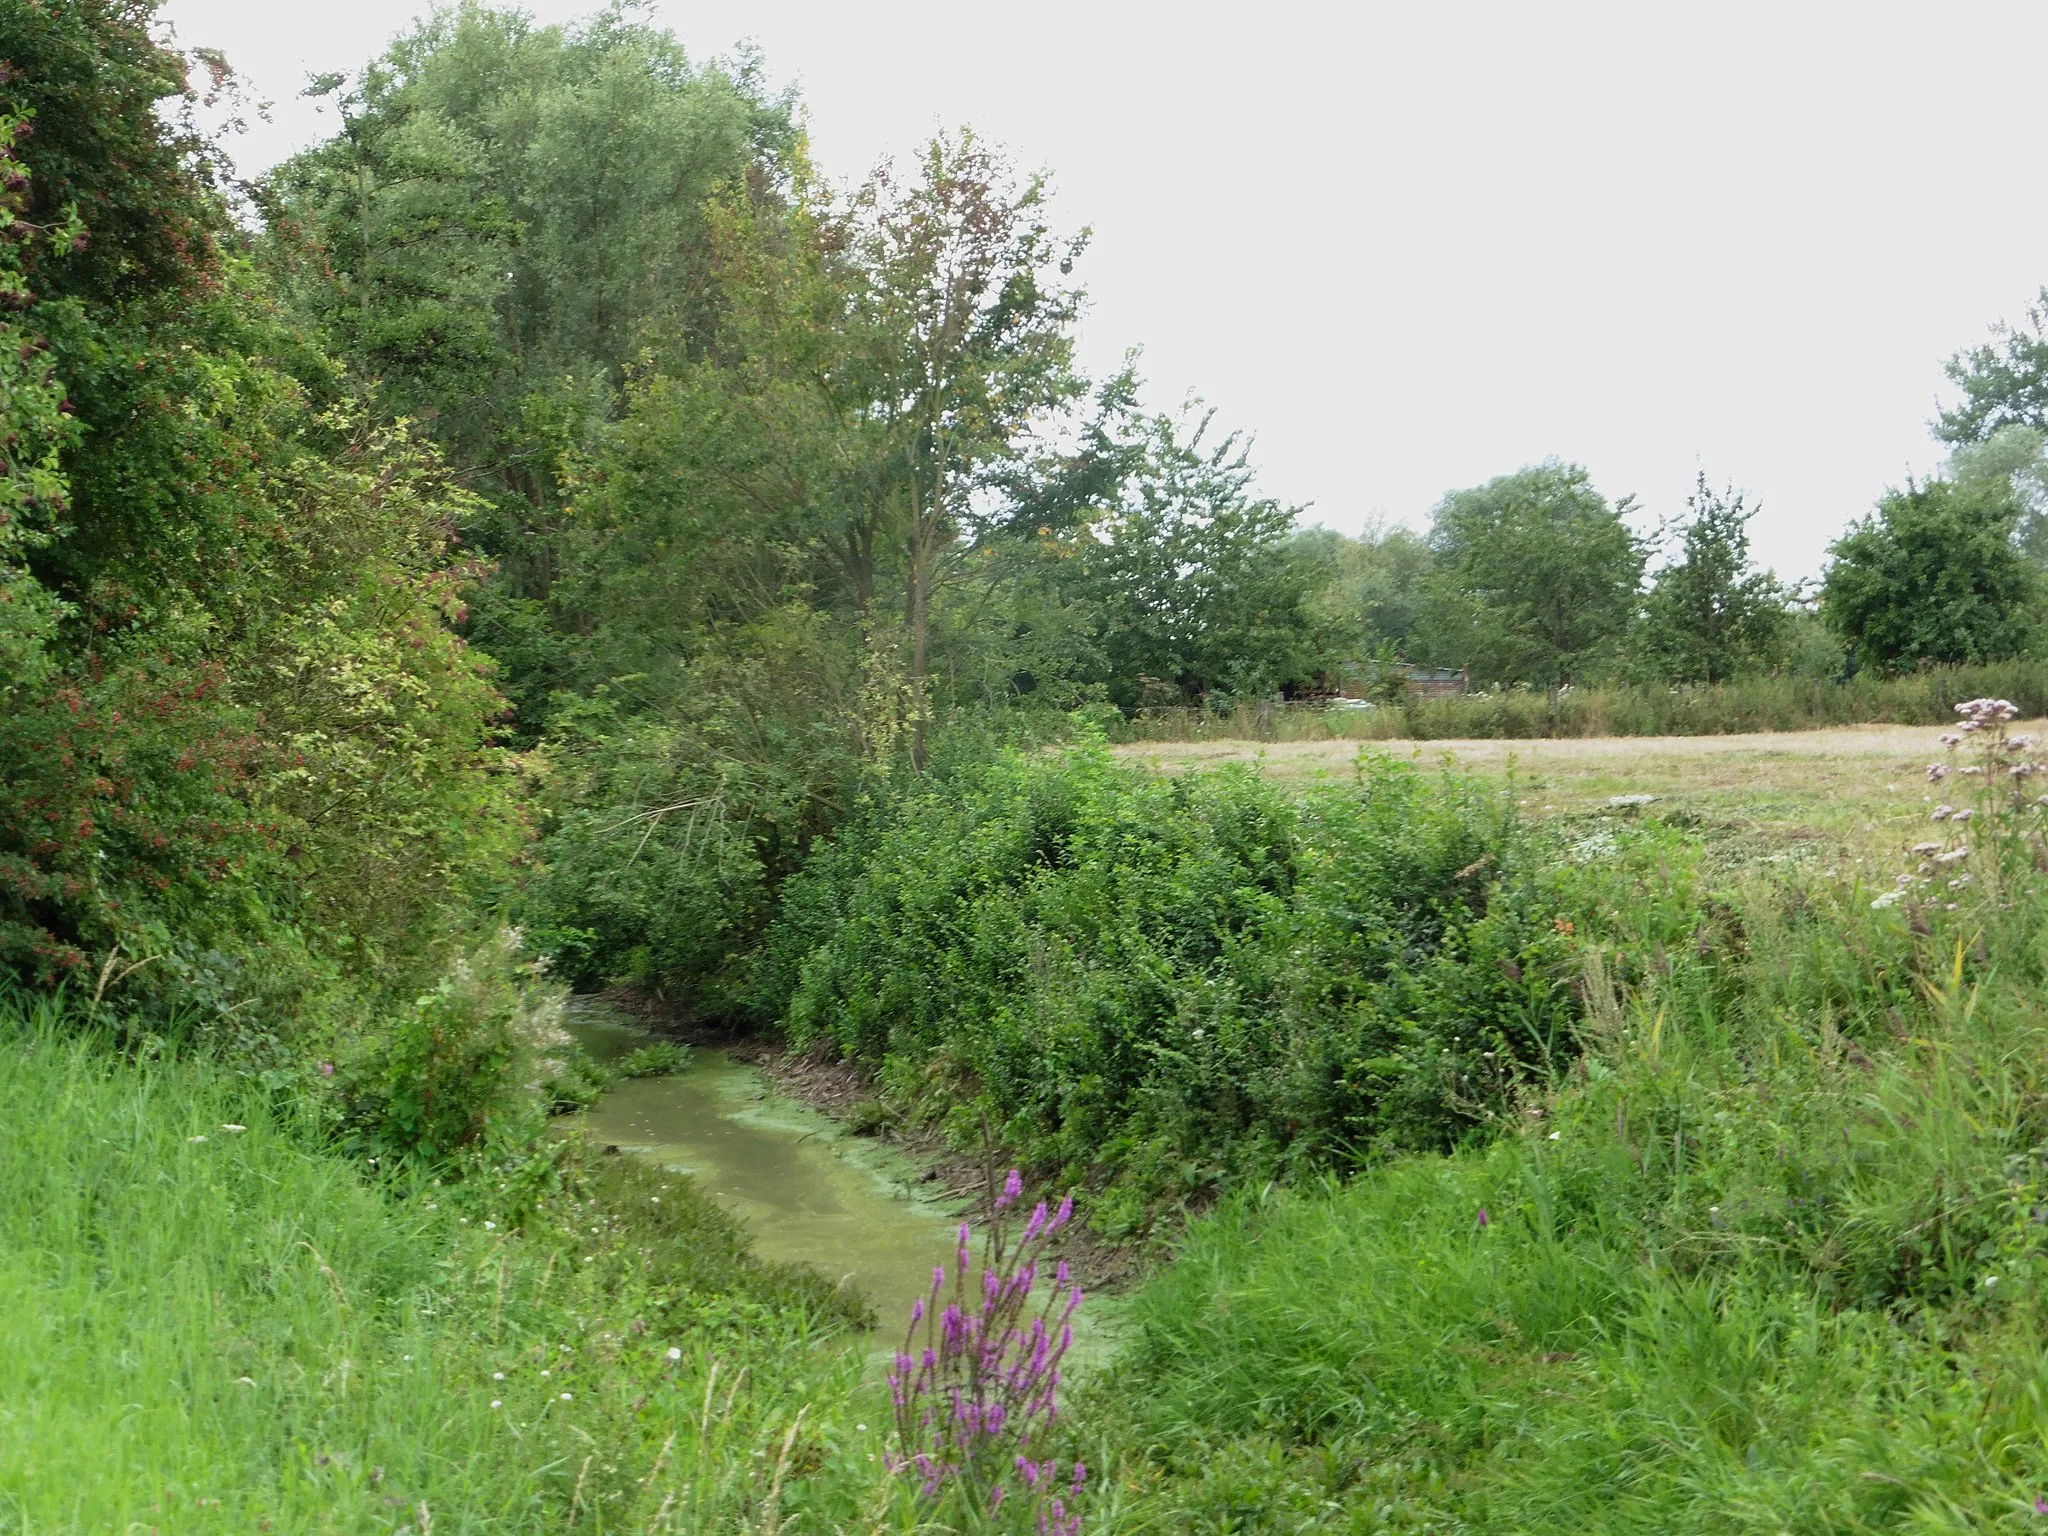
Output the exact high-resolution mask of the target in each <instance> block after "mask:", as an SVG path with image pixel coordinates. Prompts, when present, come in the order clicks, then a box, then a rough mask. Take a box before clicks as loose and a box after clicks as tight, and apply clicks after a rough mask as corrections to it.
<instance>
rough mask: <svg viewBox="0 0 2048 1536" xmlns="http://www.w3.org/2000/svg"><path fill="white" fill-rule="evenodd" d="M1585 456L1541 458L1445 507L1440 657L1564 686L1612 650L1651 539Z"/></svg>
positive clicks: (1434, 534)
mask: <svg viewBox="0 0 2048 1536" xmlns="http://www.w3.org/2000/svg"><path fill="white" fill-rule="evenodd" d="M1632 504H1633V501H1632V498H1624V499H1623V500H1622V501H1621V502H1620V503H1619V505H1617V506H1612V507H1610V506H1609V505H1608V504H1607V500H1606V498H1605V497H1603V496H1601V494H1600V493H1599V492H1598V491H1596V490H1595V489H1594V488H1593V485H1592V482H1591V480H1590V479H1589V477H1588V476H1587V474H1586V471H1585V470H1584V469H1582V468H1580V467H1579V466H1578V465H1576V464H1559V463H1556V462H1554V461H1553V462H1551V463H1546V464H1539V465H1535V466H1532V467H1531V468H1528V469H1524V470H1521V471H1519V472H1518V473H1516V474H1512V475H1503V476H1501V477H1500V478H1498V479H1495V480H1490V481H1488V482H1487V483H1486V484H1485V485H1483V486H1479V487H1477V488H1475V489H1473V490H1468V491H1454V492H1452V493H1451V494H1450V495H1449V496H1446V497H1445V498H1444V499H1443V501H1442V502H1441V503H1439V504H1438V506H1437V509H1436V518H1435V522H1434V524H1433V526H1432V527H1431V529H1430V535H1429V544H1430V549H1431V550H1432V552H1433V553H1434V554H1435V556H1436V562H1437V564H1436V571H1435V573H1434V574H1433V576H1432V578H1431V583H1430V586H1431V596H1432V598H1433V603H1432V610H1433V612H1432V618H1431V623H1430V634H1431V639H1432V643H1433V645H1434V646H1435V647H1437V648H1438V649H1440V650H1441V651H1442V652H1443V653H1444V654H1442V655H1440V656H1437V657H1433V658H1432V659H1434V660H1440V661H1443V662H1448V663H1450V664H1453V665H1463V666H1469V667H1471V668H1472V671H1473V675H1474V677H1475V678H1476V679H1478V680H1481V681H1487V682H1527V683H1533V684H1535V685H1536V686H1538V687H1544V688H1556V687H1558V686H1559V685H1561V684H1564V683H1568V682H1571V681H1573V680H1574V679H1576V678H1578V677H1580V676H1581V675H1582V674H1583V672H1584V670H1585V669H1586V668H1587V667H1588V666H1590V665H1592V664H1594V663H1595V662H1597V661H1598V660H1600V659H1602V658H1604V657H1605V656H1607V655H1608V654H1609V653H1610V651H1611V649H1612V643H1613V641H1614V640H1615V639H1616V637H1617V636H1619V635H1620V634H1621V632H1622V630H1623V629H1624V628H1625V627H1626V625H1627V624H1628V621H1629V619H1630V616H1631V614H1632V612H1633V610H1634V605H1635V601H1636V591H1637V588H1638V586H1639V585H1640V583H1641V580H1642V574H1643V565H1644V561H1645V552H1644V549H1643V545H1642V541H1641V540H1639V539H1638V538H1637V537H1636V536H1635V534H1633V533H1632V532H1631V531H1630V530H1629V527H1628V525H1627V523H1625V522H1624V521H1623V520H1622V518H1623V515H1624V514H1625V513H1626V512H1627V511H1628V510H1629V509H1630V507H1631V506H1632Z"/></svg>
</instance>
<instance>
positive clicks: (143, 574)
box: [0, 0, 518, 1028]
mask: <svg viewBox="0 0 2048 1536" xmlns="http://www.w3.org/2000/svg"><path fill="white" fill-rule="evenodd" d="M0 38H4V39H5V46H6V50H7V53H8V56H9V61H10V62H9V63H8V64H6V65H0V124H4V130H0V132H4V139H5V145H6V146H7V153H6V154H4V155H0V160H4V162H5V163H4V175H0V182H4V185H5V188H6V191H5V193H4V194H0V206H4V207H5V209H6V211H7V213H8V214H10V215H19V214H21V213H22V212H24V211H26V213H27V217H25V218H23V217H18V216H17V217H10V218H9V219H8V220H7V225H8V227H7V229H6V230H5V232H4V233H0V292H4V294H5V296H6V302H5V309H6V318H5V320H4V321H0V349H4V351H5V353H6V354H7V357H8V362H7V363H6V364H4V365H0V438H4V440H5V442H6V445H7V448H8V453H7V454H6V461H7V462H6V464H5V466H4V467H0V599H4V601H0V606H4V608H5V610H6V612H5V614H4V615H0V665H4V667H5V671H4V673H0V966H4V967H7V968H9V969H12V970H13V971H15V972H17V973H21V974H26V975H29V976H32V977H35V978H37V979H39V980H51V979H55V978H58V977H62V976H64V975H67V974H77V973H79V972H81V971H85V972H86V974H88V975H90V974H91V972H90V971H87V969H86V968H87V967H89V966H92V965H99V966H101V967H105V968H107V969H105V970H103V972H102V974H101V981H100V985H101V986H102V987H103V988H104V987H105V986H106V985H107V984H108V983H107V980H106V978H108V977H112V976H114V975H115V974H116V972H117V970H118V971H119V974H121V975H123V976H130V975H133V977H134V979H133V980H130V981H127V982H126V983H125V990H124V992H123V1000H124V1001H127V1002H131V1003H132V1002H134V1001H136V999H137V996H138V994H141V995H144V996H147V995H149V994H154V996H155V998H156V1002H157V1004H158V1005H161V1006H163V1007H165V1008H173V1007H175V1008H178V1009H180V1010H183V1011H187V1012H188V1013H193V1014H196V1015H197V1016H199V1017H205V1016H206V1014H207V1011H208V1010H209V1008H213V1009H218V1010H220V1011H219V1012H218V1014H217V1015H216V1018H217V1020H218V1021H226V1020H228V1019H230V1018H232V1017H233V1016H234V1015H236V1014H238V1013H242V1012H244V1010H249V1015H248V1016H249V1017H250V1018H261V1017H262V1016H263V1015H264V1014H265V1013H268V1012H271V1011H272V1005H273V1004H279V1003H280V1000H285V1001H284V1003H283V1006H280V1007H279V1008H278V1009H277V1012H278V1013H279V1014H285V1013H288V1012H289V1009H290V1006H291V1005H292V1004H293V1003H295V1002H296V1001H297V999H296V998H295V997H293V995H292V994H293V989H294V988H308V989H310V988H315V987H326V988H336V987H340V986H342V985H346V986H348V987H350V988H356V987H360V988H361V989H362V991H363V992H364V993H368V992H370V991H373V990H374V989H375V988H376V987H378V986H380V985H393V986H398V987H401V988H406V989H407V990H410V988H409V986H408V983H414V982H417V981H418V979H419V976H420V973H421V972H422V971H423V970H427V969H431V968H433V967H434V966H435V965H436V964H437V963H438V959H439V957H440V955H441V954H443V953H445V948H446V946H447V945H448V944H449V943H450V942H451V940H452V937H453V932H454V930H455V929H456V928H457V927H458V926H459V925H460V924H461V923H462V922H465V921H467V920H468V918H469V917H470V915H471V912H472V910H473V909H472V907H471V898H472V897H473V895H474V894H475V893H476V891H477V890H478V889H479V887H481V886H484V885H488V884H491V883H493V882H496V881H499V880H502V879H504V878H506V876H507V874H508V871H507V868H506V864H507V861H508V860H509V854H510V851H511V845H512V844H514V843H516V841H517V838H518V824H517V819H516V817H515V816H514V815H513V813H512V807H511V805H510V785H509V782H508V780H507V779H506V777H505V776H504V775H502V774H500V773H497V772H494V771H493V770H494V768H495V767H496V766H497V765H496V764H495V763H494V762H493V761H492V759H493V757H494V756H495V754H494V753H493V752H492V750H491V747H490V742H491V738H492V736H493V734H494V731H495V720H496V717H497V716H498V714H499V712H500V711H501V709H502V706H503V701H502V700H501V699H500V698H499V697H498V696H497V694H496V693H495V691H494V690H493V689H492V688H491V686H490V683H489V681H488V677H487V668H488V663H487V662H485V661H484V660H483V659H482V658H481V657H479V656H478V655H477V654H476V653H474V652H471V651H469V650H468V648H467V647H466V646H465V645H464V644H463V642H462V641H461V640H460V639H459V638H458V637H457V636H455V635H454V634H453V633H452V632H451V630H450V627H449V620H450V619H451V618H452V617H453V616H454V615H455V614H456V612H457V611H458V610H459V607H460V600H461V594H462V592H463V591H464V590H465V589H466V587H467V586H468V584H469V582H470V580H471V579H472V578H473V576H474V574H475V572H474V569H473V567H468V566H465V565H464V564H463V563H461V562H458V561H457V560H456V559H455V558H454V557H453V555H452V552H451V550H450V548H449V545H450V529H451V526H452V524H453V522H454V521H455V520H456V519H457V518H459V517H461V516H463V515H464V514H465V513H466V512H468V511H469V510H470V508H471V505H472V498H470V497H468V496H466V495H465V494H464V493H463V492H461V491H460V490H458V489H456V488H455V487H454V486H452V485H451V484H450V483H449V481H448V477H447V476H446V475H445V474H444V473H443V470H442V466H441V464H440V462H439V460H438V458H437V456H436V455H435V454H433V453H432V452H431V451H429V450H425V449H422V447H421V446H420V445H419V444H417V443H414V442H411V441H410V440H409V439H408V438H407V437H406V434H405V433H404V432H402V431H398V430H380V429H378V428H376V427H374V426H373V425H371V424H369V423H367V422H366V421H365V419H364V415H363V412H362V411H361V410H360V409H359V408H358V407H356V406H354V405H353V404H352V403H351V402H349V401H348V400H347V399H346V396H345V392H344V391H343V390H342V388H341V386H340V370H339V369H338V368H337V367H336V365H335V364H334V363H333V361H332V360H331V359H329V358H328V357H326V356H324V355H323V354H322V353H321V352H320V350H319V348H318V347H317V346H316V345H314V344H312V343H311V342H310V340H309V339H308V338H307V337H306V336H305V335H304V334H303V333H300V332H298V331H296V330H294V329H293V328H292V327H291V326H289V325H287V324H285V323H283V322H282V321H281V320H280V318H279V308H278V305H277V303H276V299H275V295H274V293H273V292H272V291H271V290H270V289H269V288H268V287H267V285H266V284H265V283H264V281H263V279H262V277H261V275H260V274H259V273H257V272H255V271H254V270H253V269H252V268H251V265H250V263H249V262H248V260H247V259H246V256H245V253H244V248H243V247H244V242H243V237H242V235H241V233H240V231H238V230H237V229H236V228H235V226H234V224H233V222H232V220H231V219H230V218H229V216H228V212H227V209H226V207H225V206H224V203H223V200H222V198H221V197H220V195H219V192H218V188H217V186H216V184H215V181H214V174H213V171H212V169H211V168H212V166H213V165H214V157H213V154H212V150H211V148H210V146H209V145H207V144H206V143H205V142H204V141H203V140H201V139H199V138H198V137H197V136H196V134H194V133H193V132H192V131H191V130H190V127H189V119H190V115H191V108H192V107H193V106H194V105H195V104H196V103H197V101H198V93H197V92H195V91H193V90H192V88H191V87H190V85H189V83H188V80H187V76H186V67H185V61H184V60H183V59H181V58H180V57H179V56H178V55H176V54H174V53H172V52H170V51H169V50H168V49H166V48H165V47H163V46H162V45H161V44H160V43H159V42H157V41H156V40H155V39H154V38H153V37H152V35H151V7H149V6H148V5H145V4H140V3H127V0H101V3H92V4H79V5H63V6H55V5H47V4H35V3H26V0H0ZM209 68H210V69H211V68H213V66H212V65H209ZM30 130H33V131H30ZM343 956H346V959H345V960H344V959H343V958H342V957H343ZM119 957H126V958H125V959H121V960H120V966H117V965H116V961H117V959H118V958H119ZM259 957H260V958H259ZM144 961H147V962H148V963H147V965H146V966H144V965H143V962H144ZM120 967H127V969H125V970H123V969H121V968H120ZM344 975H346V976H348V977H349V978H350V980H349V981H348V982H347V983H345V984H344V983H342V982H341V980H340V978H341V977H342V976H344ZM259 1005H260V1006H259ZM237 1027H244V1028H254V1027H256V1026H254V1025H251V1024H245V1025H241V1026H237ZM262 1027H264V1028H269V1027H271V1026H269V1025H264V1026H262Z"/></svg>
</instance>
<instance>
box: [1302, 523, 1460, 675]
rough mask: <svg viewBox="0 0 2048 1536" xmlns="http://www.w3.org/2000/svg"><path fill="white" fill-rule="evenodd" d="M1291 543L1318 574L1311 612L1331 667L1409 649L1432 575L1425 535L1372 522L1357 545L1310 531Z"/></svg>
mask: <svg viewBox="0 0 2048 1536" xmlns="http://www.w3.org/2000/svg"><path fill="white" fill-rule="evenodd" d="M1293 542H1294V547H1295V550H1296V553H1297V555H1298V556H1299V558H1301V559H1302V560H1303V561H1305V562H1306V563H1307V564H1308V565H1309V566H1310V567H1311V568H1312V569H1313V570H1314V571H1315V573H1316V576H1315V581H1314V589H1313V592H1312V594H1311V596H1310V599H1309V609H1310V612H1311V613H1312V614H1313V615H1314V616H1315V619H1316V622H1317V625H1318V628H1319V630H1320V632H1321V633H1322V634H1323V636H1324V637H1325V639H1324V640H1323V642H1322V643H1323V646H1324V648H1325V649H1326V650H1327V651H1328V652H1329V653H1330V655H1331V657H1332V659H1333V660H1352V659H1356V658H1358V657H1361V656H1364V655H1367V654H1371V653H1376V652H1378V651H1380V650H1382V649H1385V648H1387V647H1392V649H1393V650H1394V651H1395V652H1396V653H1398V652H1400V651H1402V650H1404V649H1406V648H1407V647H1408V645H1409V642H1410V639H1411V638H1412V637H1413V635H1414V634H1415V631H1416V625H1417V622H1418V619H1419V615H1420V610H1421V606H1422V602H1423V588H1424V585H1425V584H1426V583H1427V581H1428V579H1429V573H1430V568H1431V557H1430V552H1429V544H1428V542H1427V541H1426V540H1425V539H1424V538H1423V537H1422V536H1421V535H1420V534H1418V533H1415V532H1412V531H1411V530H1409V529H1407V528H1399V527H1389V526H1387V524H1386V523H1385V522H1384V521H1383V520H1380V519H1377V518H1375V519H1373V520H1371V521H1368V522H1367V524H1366V526H1365V527H1364V528H1363V529H1362V530H1361V531H1360V532H1359V534H1358V535H1357V537H1355V538H1351V537H1347V536H1345V535H1344V534H1341V533H1338V532H1336V531H1335V530H1334V529H1329V528H1305V529H1303V530H1302V531H1301V532H1300V533H1297V534H1296V535H1295V536H1294V541H1293Z"/></svg>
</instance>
